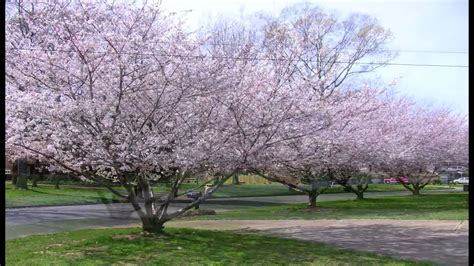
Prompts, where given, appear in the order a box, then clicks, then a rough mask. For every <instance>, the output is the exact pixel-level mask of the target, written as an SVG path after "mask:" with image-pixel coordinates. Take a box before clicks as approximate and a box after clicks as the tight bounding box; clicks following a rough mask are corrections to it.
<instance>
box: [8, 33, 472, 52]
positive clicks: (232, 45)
mask: <svg viewBox="0 0 474 266" xmlns="http://www.w3.org/2000/svg"><path fill="white" fill-rule="evenodd" d="M86 35H93V34H86ZM111 42H119V43H120V42H130V41H129V40H111ZM5 43H9V41H6V40H5ZM161 43H164V42H161ZM205 45H211V46H219V45H220V46H230V47H240V46H245V45H246V44H245V43H244V44H229V43H219V44H214V43H206V44H205ZM349 50H350V49H349ZM379 51H382V52H401V53H427V54H469V52H467V51H447V50H412V49H380V50H379Z"/></svg>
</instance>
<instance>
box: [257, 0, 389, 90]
mask: <svg viewBox="0 0 474 266" xmlns="http://www.w3.org/2000/svg"><path fill="white" fill-rule="evenodd" d="M391 37H392V34H391V32H390V31H389V30H387V29H384V28H383V27H382V26H380V25H379V23H378V21H377V20H376V19H375V18H373V17H369V16H365V15H361V14H352V15H350V16H348V17H346V18H342V17H338V16H336V15H335V14H331V13H329V12H326V11H324V10H323V9H321V8H319V7H314V6H312V5H310V4H297V5H294V6H290V7H288V8H286V9H284V10H283V11H282V13H281V15H280V16H279V17H277V18H267V19H266V23H265V24H264V26H263V39H264V41H263V48H264V49H265V50H266V51H267V56H268V57H269V58H272V59H274V60H276V61H277V62H278V64H279V65H280V67H279V68H278V70H279V72H280V73H281V74H285V75H287V76H289V77H290V78H291V80H292V81H293V82H294V81H298V83H302V84H304V85H305V86H306V87H307V89H309V90H314V91H315V92H317V93H318V94H319V95H320V96H321V97H323V96H330V95H331V94H332V92H333V91H334V90H336V89H337V88H343V87H353V86H351V85H350V84H353V83H354V81H355V79H353V77H354V78H355V77H358V76H361V74H363V73H367V72H371V71H373V70H375V69H377V68H379V67H381V66H384V65H385V63H387V62H389V61H390V60H392V59H393V58H394V57H395V56H396V54H395V53H393V52H390V51H388V50H387V49H386V44H387V43H388V42H389V41H390V40H391ZM282 61H284V62H282ZM346 81H351V83H347V82H346Z"/></svg>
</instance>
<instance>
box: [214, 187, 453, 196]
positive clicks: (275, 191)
mask: <svg viewBox="0 0 474 266" xmlns="http://www.w3.org/2000/svg"><path fill="white" fill-rule="evenodd" d="M425 189H426V190H438V189H450V187H449V186H448V185H428V186H426V187H425ZM406 190H407V189H406V188H404V187H403V186H402V185H400V184H392V185H387V184H369V188H368V189H367V191H366V192H388V191H406ZM331 193H348V192H345V191H344V189H343V188H342V187H341V186H334V187H332V188H328V189H326V190H325V191H324V194H331ZM301 194H302V193H299V192H296V191H294V190H289V189H288V187H286V186H284V185H281V184H266V185H250V184H248V185H246V184H243V185H223V186H222V187H220V188H219V190H217V191H216V192H215V193H214V196H215V197H216V198H228V197H256V196H284V195H301Z"/></svg>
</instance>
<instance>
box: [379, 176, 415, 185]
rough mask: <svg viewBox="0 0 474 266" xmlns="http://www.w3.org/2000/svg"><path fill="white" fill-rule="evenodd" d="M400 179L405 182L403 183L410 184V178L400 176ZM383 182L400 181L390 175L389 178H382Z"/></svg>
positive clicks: (393, 182)
mask: <svg viewBox="0 0 474 266" xmlns="http://www.w3.org/2000/svg"><path fill="white" fill-rule="evenodd" d="M400 180H401V181H402V182H403V183H405V184H410V180H409V179H408V177H406V176H401V177H400ZM383 182H384V183H385V184H395V183H400V181H399V179H398V178H397V177H390V178H384V180H383Z"/></svg>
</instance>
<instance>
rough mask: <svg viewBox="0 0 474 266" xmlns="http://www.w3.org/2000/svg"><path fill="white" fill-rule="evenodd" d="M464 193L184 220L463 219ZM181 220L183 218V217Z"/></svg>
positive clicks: (255, 210) (294, 206)
mask: <svg viewBox="0 0 474 266" xmlns="http://www.w3.org/2000/svg"><path fill="white" fill-rule="evenodd" d="M468 197H469V195H468V193H467V192H452V193H444V194H432V195H421V196H412V195H410V196H386V197H383V198H373V199H364V200H340V201H325V202H320V203H318V204H317V206H318V207H317V208H315V209H310V208H308V207H307V205H306V204H291V205H283V206H274V207H262V208H253V209H238V210H232V211H226V212H222V213H218V214H216V215H210V216H200V217H194V218H186V219H213V220H214V219H221V220H225V219H227V220H234V219H242V220H281V219H439V220H467V219H468V218H469V216H468V209H469V207H468ZM183 219H185V218H183Z"/></svg>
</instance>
